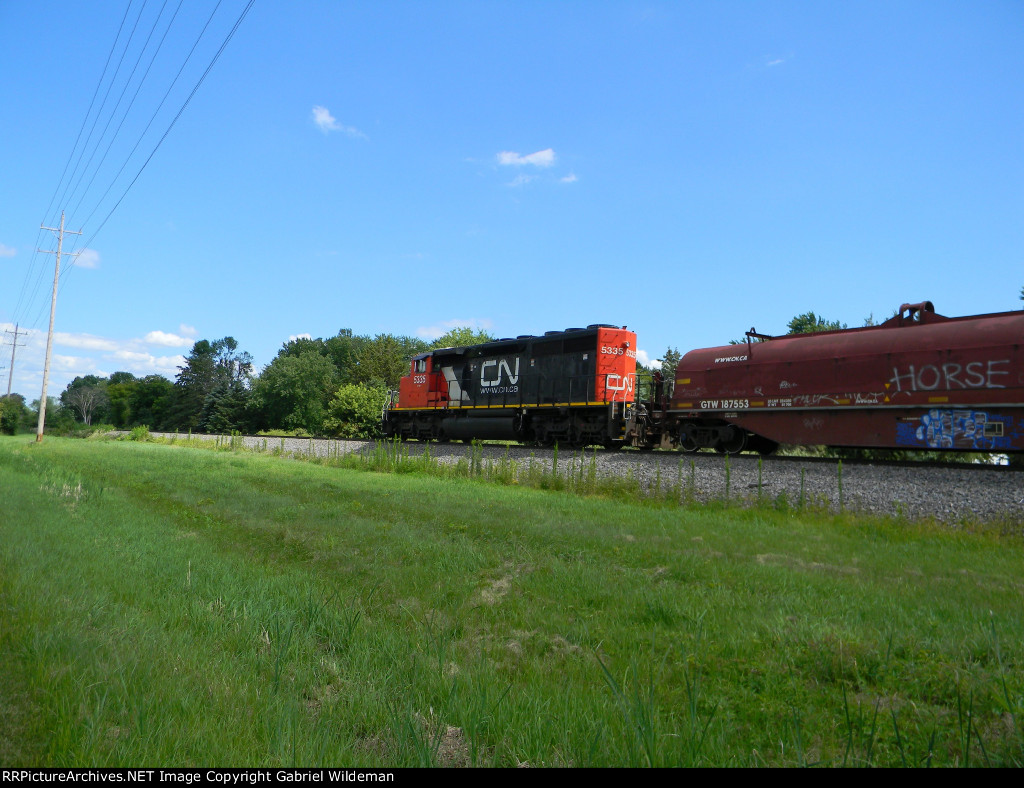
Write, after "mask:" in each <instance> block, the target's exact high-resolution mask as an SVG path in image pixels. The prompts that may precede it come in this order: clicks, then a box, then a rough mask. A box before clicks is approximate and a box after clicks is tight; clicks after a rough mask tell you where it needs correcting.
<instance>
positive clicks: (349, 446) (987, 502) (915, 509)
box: [158, 433, 1024, 528]
mask: <svg viewBox="0 0 1024 788" xmlns="http://www.w3.org/2000/svg"><path fill="white" fill-rule="evenodd" d="M158 435H159V436H160V437H162V438H166V439H172V438H173V439H177V440H181V439H182V438H183V437H185V436H183V435H181V434H178V435H175V434H174V433H158ZM191 437H192V438H194V439H200V440H204V441H213V442H215V443H219V444H220V445H221V446H223V447H228V448H230V446H231V442H232V441H234V442H235V445H236V446H237V447H238V448H245V449H249V450H253V451H257V452H265V453H268V454H272V453H276V454H280V455H282V456H297V457H305V456H313V457H318V458H322V459H332V458H334V459H340V458H341V457H344V456H346V455H349V454H359V455H364V456H366V455H372V454H373V452H375V451H376V450H377V444H376V443H374V442H373V441H342V440H333V439H323V438H263V437H250V436H235V437H234V438H232V437H230V436H217V435H193V436H191ZM394 451H397V452H401V453H402V455H403V456H407V457H409V458H415V457H422V456H423V454H424V452H426V453H427V455H428V456H429V458H430V459H431V460H432V461H433V462H436V463H444V464H448V465H457V464H458V463H460V462H465V463H466V464H467V465H469V466H472V463H473V462H478V463H481V464H486V465H487V466H488V467H494V468H499V467H501V465H502V463H506V469H507V468H508V464H509V463H514V465H515V472H516V473H530V472H534V473H539V472H544V473H549V474H550V473H552V472H555V473H557V474H558V475H559V476H560V477H561V478H563V479H566V480H573V481H574V480H577V479H581V478H585V477H586V476H587V475H588V474H594V475H595V476H596V477H597V478H600V479H607V480H618V481H620V482H631V483H635V484H636V485H637V487H638V488H639V489H641V490H643V491H645V492H653V493H655V494H658V495H666V496H668V495H672V494H677V495H678V496H679V497H680V498H681V499H686V498H689V499H692V500H694V501H699V502H705V503H706V502H712V501H726V500H728V501H732V502H737V503H749V502H760V503H761V504H775V505H778V506H790V507H798V508H799V507H801V506H808V505H812V506H815V507H818V508H824V509H829V510H832V511H839V510H849V511H856V512H864V513H870V514H879V515H891V516H896V517H908V518H912V519H920V518H929V517H930V518H934V519H936V520H939V521H941V522H945V523H948V524H950V525H958V524H971V523H978V522H993V521H995V522H999V523H1005V524H1007V525H1008V527H1011V528H1012V527H1013V526H1014V524H1015V523H1016V524H1017V525H1018V526H1019V524H1020V523H1021V522H1024V472H1022V471H1020V470H1017V469H1011V468H1007V467H1004V466H981V465H952V464H951V465H941V464H927V465H924V464H914V463H904V464H894V463H865V462H849V461H847V462H839V461H836V460H830V461H826V460H822V459H819V458H811V459H806V458H805V459H801V458H792V457H770V458H758V457H754V456H750V455H741V456H736V457H723V456H720V455H714V454H704V453H697V454H679V453H678V452H659V451H654V452H636V451H620V452H614V451H611V452H609V451H604V450H600V449H599V450H597V451H596V452H595V451H594V450H593V449H588V450H576V451H575V452H572V451H569V452H565V451H561V452H559V451H556V450H554V449H545V448H540V447H527V446H519V445H509V446H504V445H496V444H482V445H478V446H470V445H467V444H460V443H417V442H407V443H404V444H401V446H400V448H398V449H394ZM531 469H532V471H531Z"/></svg>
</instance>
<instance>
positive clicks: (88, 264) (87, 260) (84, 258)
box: [75, 249, 100, 268]
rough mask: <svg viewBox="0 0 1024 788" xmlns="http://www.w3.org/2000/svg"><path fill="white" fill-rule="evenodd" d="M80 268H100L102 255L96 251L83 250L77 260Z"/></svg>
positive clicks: (76, 263)
mask: <svg viewBox="0 0 1024 788" xmlns="http://www.w3.org/2000/svg"><path fill="white" fill-rule="evenodd" d="M75 265H76V266H77V267H78V268H99V265H100V253H99V252H97V251H96V250H95V249H83V250H82V251H81V252H80V253H79V254H78V257H76V258H75Z"/></svg>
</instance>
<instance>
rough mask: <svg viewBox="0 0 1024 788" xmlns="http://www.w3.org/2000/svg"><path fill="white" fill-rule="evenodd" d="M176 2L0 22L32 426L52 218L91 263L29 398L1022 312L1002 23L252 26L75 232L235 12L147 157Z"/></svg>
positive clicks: (452, 15) (199, 20)
mask: <svg viewBox="0 0 1024 788" xmlns="http://www.w3.org/2000/svg"><path fill="white" fill-rule="evenodd" d="M178 2H179V0H169V2H167V3H166V4H164V2H163V0H149V2H148V3H146V4H145V5H143V4H142V0H134V2H133V3H132V4H131V5H130V6H129V4H128V2H127V0H117V1H116V2H115V1H114V0H110V1H109V2H105V1H104V2H91V3H66V2H58V1H56V0H32V1H31V2H28V1H27V0H2V1H0V79H2V82H0V85H2V86H3V91H2V100H0V275H2V277H0V282H2V284H0V331H2V330H3V329H8V328H12V327H13V324H14V323H15V322H16V321H17V322H19V323H20V324H21V326H22V328H23V329H26V328H27V329H29V330H30V331H31V332H32V333H31V334H29V336H28V337H27V339H25V338H23V339H21V340H20V341H23V342H26V343H27V344H26V345H25V346H24V347H19V348H18V351H17V359H16V364H15V376H14V386H13V388H14V391H17V392H20V393H22V394H24V395H25V396H26V397H27V398H28V399H30V400H32V399H36V398H38V396H39V390H40V384H41V378H42V356H43V341H44V339H45V330H46V324H47V320H48V314H49V312H48V310H49V291H50V282H51V281H52V275H53V268H52V266H53V255H42V254H33V252H34V250H35V249H36V248H37V247H41V248H44V249H53V248H56V247H55V243H56V242H55V239H54V237H53V235H52V234H50V233H42V234H40V232H39V225H40V224H41V223H43V222H45V223H46V224H48V225H49V226H55V223H56V222H59V212H60V209H61V207H64V208H65V209H66V210H67V212H68V218H69V221H68V226H69V228H70V229H73V230H79V229H81V230H83V232H84V235H83V236H82V239H81V241H80V242H81V243H86V242H88V247H87V249H88V251H87V252H86V253H85V254H83V255H81V256H80V257H79V258H78V260H77V264H76V265H74V266H73V267H71V268H69V269H67V273H66V275H65V276H63V277H62V286H61V290H60V295H59V301H58V308H57V320H56V331H57V332H58V334H57V337H58V342H57V344H56V346H55V348H54V358H55V361H54V365H53V370H52V372H51V382H50V387H49V393H50V394H51V395H54V394H59V392H60V391H61V390H62V389H63V388H64V386H65V385H66V384H67V382H69V381H70V380H71V379H72V378H73V377H74V376H75V375H80V374H88V373H94V374H110V373H112V372H115V371H117V370H127V371H131V372H133V373H135V374H137V375H143V374H148V373H151V372H161V373H164V374H166V375H168V376H169V377H171V378H172V379H173V376H174V374H175V371H176V370H175V367H176V366H177V365H178V364H180V363H182V355H183V354H186V353H187V352H188V350H189V349H190V347H191V344H192V342H193V341H195V340H196V339H200V338H206V339H217V338H220V337H222V336H225V335H231V336H234V337H235V338H236V339H237V340H238V342H239V345H240V347H241V349H243V350H247V351H249V352H250V353H252V355H253V356H254V358H255V361H256V363H257V367H260V366H262V365H264V364H266V363H268V362H269V361H270V360H271V359H272V358H273V357H274V355H275V354H276V352H277V350H278V348H279V347H280V346H281V344H282V343H283V342H285V341H287V340H288V339H289V337H293V336H297V335H302V334H310V335H312V336H314V337H315V336H332V335H334V334H335V333H337V331H338V330H339V329H340V328H351V329H352V330H353V331H354V332H355V333H357V334H371V335H372V334H377V333H382V332H391V333H395V334H409V335H420V336H423V337H424V338H428V339H429V338H432V337H433V336H436V335H437V334H439V333H441V332H443V331H444V330H446V328H447V327H449V326H450V325H452V324H454V323H460V324H470V325H474V326H477V327H484V328H487V329H488V330H489V331H491V332H492V333H494V334H496V335H497V336H515V335H517V334H527V333H538V332H543V331H545V330H552V329H563V328H567V327H571V326H581V325H587V324H589V323H614V324H619V325H628V326H629V327H630V328H632V329H635V330H636V331H637V333H638V335H639V338H638V345H639V348H640V349H641V350H643V351H645V352H646V353H647V355H648V357H649V358H651V359H654V358H658V357H660V356H661V355H662V354H663V352H664V350H665V349H666V347H669V346H671V347H677V348H679V349H680V350H682V351H684V352H685V351H686V350H689V349H692V348H698V347H706V346H711V345H718V344H723V343H725V342H727V341H728V340H730V339H734V338H739V337H741V336H742V334H743V332H744V331H745V330H746V329H749V328H750V327H751V326H755V327H756V328H757V329H758V330H759V331H762V332H767V333H783V332H784V331H785V326H786V323H787V322H788V320H789V319H790V318H792V317H793V316H794V315H796V314H799V313H802V312H805V311H807V310H814V311H816V312H817V313H818V314H821V315H824V316H825V317H827V318H829V319H833V320H840V321H844V322H846V323H848V324H849V325H851V326H855V325H861V324H862V323H863V321H864V318H866V317H867V316H868V315H873V316H874V317H875V318H876V319H882V318H885V317H888V316H889V315H890V314H892V312H893V311H894V310H895V309H896V307H897V306H898V305H899V304H900V303H902V302H907V301H910V302H914V301H920V300H924V299H930V300H932V301H933V302H934V303H935V304H936V307H937V309H938V311H940V312H942V313H944V314H948V315H962V314H976V313H980V312H994V311H1003V310H1008V309H1017V308H1020V307H1021V306H1022V303H1021V301H1020V300H1019V294H1020V289H1021V287H1022V286H1024V223H1022V219H1024V46H1021V42H1022V41H1024V3H1021V2H1019V1H1018V0H1011V1H1009V2H977V3H962V2H934V1H930V2H879V3H872V2H857V3H826V2H760V3H755V2H706V0H705V2H681V1H680V2H552V1H548V2H523V1H520V2H514V3H503V2H444V1H443V0H438V2H429V3H427V2H424V3H417V2H386V1H382V2H369V1H368V0H367V1H366V2H330V1H327V0H324V1H321V2H305V1H300V2H290V3H284V2H271V1H270V0H256V2H255V4H254V5H253V7H252V10H251V11H250V12H249V14H248V15H247V17H246V18H245V19H244V21H243V22H242V24H241V26H240V27H239V29H238V31H237V33H236V35H235V36H234V38H233V39H232V40H231V41H230V43H229V44H228V46H227V48H226V49H225V50H224V53H223V55H222V57H221V58H220V59H219V61H218V62H217V63H216V64H215V65H214V67H213V68H212V70H211V71H210V73H209V75H208V76H207V78H206V80H205V81H204V82H203V84H202V86H201V87H200V88H199V90H198V91H197V92H196V94H195V96H194V98H193V99H192V100H191V103H190V104H189V105H188V107H187V108H186V109H185V110H184V112H183V113H182V114H181V116H180V118H179V120H178V121H177V123H176V125H175V126H174V127H173V129H172V130H171V131H170V133H169V134H168V135H167V137H166V139H165V140H164V142H163V143H162V145H161V146H160V148H159V149H158V150H157V151H156V153H155V155H153V157H152V159H151V160H150V162H149V164H148V165H147V166H146V168H145V169H144V171H143V172H142V174H141V175H140V176H139V178H138V180H137V181H136V182H135V184H134V186H133V187H132V188H131V189H130V190H129V191H128V192H127V194H126V195H125V196H124V199H123V201H122V202H121V203H120V205H119V207H118V208H117V209H116V210H115V211H114V212H113V214H111V215H110V218H109V220H108V221H107V222H106V223H105V224H103V225H102V227H100V224H101V222H102V221H103V218H104V217H105V216H106V215H107V213H108V212H109V211H110V209H111V208H112V207H113V205H114V203H115V202H116V200H117V199H118V198H119V197H120V196H121V195H122V194H123V193H124V190H125V188H126V187H127V185H128V182H129V181H130V180H131V178H133V177H134V176H135V174H136V173H137V172H138V170H139V168H140V167H141V166H142V163H143V161H144V160H145V158H146V157H147V156H149V155H150V153H152V151H153V149H154V146H155V145H156V143H157V141H158V140H159V138H160V136H161V135H162V134H163V133H164V132H165V131H166V130H167V127H168V125H169V124H170V122H171V120H172V118H173V117H174V114H175V113H176V112H177V111H178V110H179V109H180V107H181V105H182V103H183V102H184V101H185V99H186V97H187V96H188V93H189V92H190V91H191V90H192V88H193V86H194V85H195V83H196V81H197V80H198V79H199V77H200V75H201V74H202V73H203V70H204V69H205V68H206V66H207V65H208V63H209V62H210V59H211V58H212V56H213V54H214V52H215V51H216V49H217V48H218V47H219V46H220V44H221V43H222V42H223V41H224V39H225V36H226V35H227V33H228V31H229V30H230V29H231V26H232V25H233V24H234V22H235V20H236V19H237V18H238V16H239V14H240V13H241V11H242V9H243V8H244V6H245V4H246V3H245V0H222V2H221V4H220V7H219V8H218V9H217V11H216V14H214V16H213V21H212V22H211V23H210V26H209V28H208V30H207V33H206V35H205V36H204V37H203V38H202V39H200V44H199V45H198V46H197V48H196V51H195V54H194V55H193V56H192V58H191V59H190V60H189V61H188V63H187V64H186V66H185V68H184V70H183V72H182V76H181V77H180V79H179V81H178V83H176V84H175V85H174V87H173V88H171V90H170V93H169V96H168V99H167V102H166V104H165V105H164V107H163V109H162V110H160V111H159V112H157V113H156V115H155V116H156V120H155V121H154V122H153V125H152V126H151V128H150V131H149V132H148V133H147V134H145V135H143V130H144V129H145V127H146V124H147V123H148V122H149V120H150V118H151V117H153V116H154V112H155V110H156V108H157V106H158V104H159V102H160V99H161V98H162V97H163V96H164V94H165V93H166V92H167V91H168V87H169V86H170V85H171V84H172V80H173V79H174V76H175V73H176V72H177V71H178V70H179V68H181V66H182V63H183V62H185V58H186V55H187V53H188V52H189V49H190V48H191V47H192V44H193V42H194V41H195V39H196V37H197V36H198V34H199V31H200V30H201V29H202V27H203V24H204V23H205V21H206V19H207V17H208V16H209V15H210V13H211V11H212V10H213V9H214V7H215V5H216V3H215V0H183V2H182V3H181V6H180V10H179V11H178V15H177V16H176V17H174V23H173V24H172V25H171V26H170V27H169V28H167V21H168V20H169V19H170V17H171V14H172V13H173V12H174V9H175V8H176V7H178ZM161 10H162V15H161V16H160V17H159V19H158V16H157V14H158V12H160V11H161ZM122 18H124V19H125V20H126V22H125V25H126V27H125V30H127V29H128V28H130V27H131V25H132V24H133V23H134V20H135V19H136V18H138V26H137V29H136V33H135V36H134V37H133V38H132V40H131V43H130V44H129V45H128V46H127V49H126V50H125V41H127V34H126V33H122V35H121V38H120V39H118V45H117V47H115V48H114V49H113V50H112V45H113V44H114V41H115V35H116V34H117V33H118V29H119V25H120V24H121V20H122ZM165 29H166V30H167V31H168V32H167V35H166V38H165V40H164V41H163V44H162V46H161V48H160V50H159V52H158V53H157V54H156V56H155V58H153V52H154V51H155V47H156V44H157V42H158V41H159V40H160V38H161V37H162V36H163V35H164V30H165ZM150 30H153V31H155V32H154V33H153V35H152V38H151V39H150V42H149V46H148V47H147V48H145V49H143V47H142V44H143V42H144V40H145V38H146V36H147V35H149V32H150ZM122 50H125V56H124V60H123V64H122V68H121V71H120V72H119V73H118V76H117V77H116V79H113V80H112V79H111V75H112V74H113V72H114V66H115V65H116V63H117V61H118V60H119V59H120V57H121V52H122ZM112 51H113V57H112V59H111V66H110V68H109V69H108V70H107V72H106V78H105V80H106V81H104V82H102V83H101V82H100V77H101V74H103V73H104V63H105V62H106V60H107V58H108V55H109V54H110V53H111V52H112ZM151 58H153V59H152V66H151V67H150V70H149V73H148V74H147V76H146V80H145V82H141V86H140V77H141V75H142V74H143V73H144V72H145V70H146V68H147V67H148V64H149V63H150V60H151ZM136 61H138V62H139V64H140V65H139V66H138V68H137V69H136V71H135V75H134V77H133V78H132V80H131V81H127V77H128V74H129V73H130V72H131V66H132V65H133V64H134V63H135V62H136ZM98 85H99V88H98V87H97V86H98ZM108 85H110V86H111V89H110V93H109V98H108V100H107V104H106V105H105V107H104V110H103V112H102V113H100V112H98V111H97V107H98V106H99V104H100V101H101V99H102V97H103V96H104V95H105V94H106V91H107V86H108ZM126 85H127V87H126ZM122 91H123V93H124V97H125V98H124V101H123V102H122V103H121V104H120V105H117V106H118V110H117V112H116V113H115V112H114V111H113V108H114V106H115V102H116V100H117V97H118V96H119V95H120V94H121V93H122ZM136 91H137V95H136ZM94 93H96V94H97V96H98V98H97V99H96V102H97V103H96V104H94V105H93V112H92V114H90V115H88V116H87V114H86V113H87V110H88V109H89V107H90V99H91V98H92V96H93V95H94ZM133 95H136V99H135V103H134V104H132V107H131V110H130V111H128V112H126V110H125V108H126V107H127V102H128V100H129V99H130V98H131V97H132V96H133ZM96 117H99V121H98V122H97V123H96V125H95V130H94V132H93V137H92V139H91V140H90V146H89V147H88V148H86V147H85V146H84V145H82V143H81V142H80V143H79V146H78V147H77V148H76V147H75V143H76V138H77V137H78V134H79V130H80V129H84V131H83V139H84V138H85V136H86V132H88V130H89V128H90V125H89V124H91V123H92V122H93V118H96ZM110 117H113V121H112V122H111V123H110V125H109V126H106V123H107V119H108V118H110ZM122 117H123V118H124V120H123V124H122ZM83 119H86V121H85V125H83ZM119 125H120V132H119V133H118V135H117V136H116V137H114V138H113V142H112V143H110V140H111V138H112V136H113V132H114V129H116V128H117V127H118V126H119ZM104 128H106V129H107V132H106V134H101V130H102V129H104ZM140 138H141V139H142V142H141V143H140V145H139V148H138V149H137V151H136V153H135V155H134V156H133V157H129V155H128V154H129V151H130V150H131V148H132V146H133V145H135V143H136V141H138V140H139V139H140ZM108 143H109V153H108V154H107V156H106V158H105V159H104V158H103V155H104V151H105V150H106V149H107V147H108ZM94 147H95V148H96V150H97V152H96V154H95V155H94V156H92V159H91V164H90V165H89V166H88V167H86V166H85V165H86V163H87V162H88V161H89V160H90V154H91V151H92V149H93V148H94ZM83 149H84V150H85V154H84V155H83V156H82V157H81V159H80V160H79V170H78V171H79V172H81V173H84V176H82V177H81V178H80V179H78V178H79V176H78V175H77V174H76V175H75V179H76V180H75V181H70V180H69V179H68V178H67V176H64V177H62V172H64V171H65V170H64V168H65V164H66V163H67V162H69V161H71V162H72V165H74V163H75V162H74V157H73V156H72V151H73V150H74V151H76V153H75V156H77V155H78V151H81V150H83ZM69 157H70V158H69ZM101 160H102V164H100V162H101ZM125 161H128V165H127V166H126V167H125V170H124V172H123V174H122V175H121V177H120V178H119V179H117V178H115V177H114V176H115V174H116V173H117V171H118V168H120V167H121V165H122V164H123V163H124V162H125ZM69 170H70V171H71V172H75V170H74V169H73V168H69ZM94 172H95V173H96V177H95V178H94V179H93V177H92V176H93V173H94ZM110 183H113V184H114V186H113V187H112V188H111V191H110V192H109V194H108V196H107V197H106V198H103V196H102V195H103V193H104V191H105V190H106V189H107V186H108V185H109V184H110ZM59 184H65V185H68V186H69V187H73V188H68V189H67V192H68V194H67V196H66V197H65V200H64V202H63V203H62V202H61V200H60V199H59V197H58V199H56V200H53V202H52V203H51V199H52V197H53V195H54V194H55V192H57V193H58V195H60V194H63V191H62V189H63V187H61V188H58V186H59ZM48 205H49V206H50V207H49V208H48V207H47V206H48ZM97 230H99V232H98V233H97ZM90 239H91V240H90ZM68 242H69V243H71V244H74V243H75V242H76V239H75V238H74V237H69V239H68ZM64 262H65V264H67V263H68V262H69V261H68V260H67V259H66V258H65V261H64ZM0 336H3V337H5V338H6V339H7V340H8V343H7V344H4V345H3V347H2V348H0V365H2V366H4V369H2V370H0V382H2V384H4V386H0V388H4V390H5V385H6V382H7V374H8V369H7V367H8V365H9V364H10V344H9V340H10V336H9V335H0ZM0 393H2V391H0Z"/></svg>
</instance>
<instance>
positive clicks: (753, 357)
mask: <svg viewBox="0 0 1024 788" xmlns="http://www.w3.org/2000/svg"><path fill="white" fill-rule="evenodd" d="M1022 339H1024V312H1002V313H993V314H985V315H972V316H968V317H955V318H951V317H945V316H943V315H940V314H937V313H936V312H935V307H934V305H933V304H932V303H931V302H930V301H925V302H922V303H918V304H903V305H901V306H900V309H899V311H898V312H897V313H896V314H895V315H894V316H893V317H892V318H890V319H889V320H887V321H885V322H884V323H882V324H880V325H877V326H866V327H863V328H853V329H842V330H837V331H825V332H820V333H812V334H788V335H785V336H780V337H768V336H764V335H761V334H758V333H757V332H756V331H755V330H754V329H751V330H750V331H748V332H747V333H746V342H745V343H741V344H737V345H726V346H724V347H714V348H707V349H703V350H694V351H691V352H690V353H687V354H686V355H685V356H683V358H682V359H680V361H679V365H678V367H677V368H676V379H675V386H674V390H673V392H672V395H671V398H670V399H668V400H666V399H665V398H664V397H663V398H662V400H661V402H659V403H647V404H644V405H642V406H640V407H638V408H637V410H636V413H635V418H634V424H632V425H630V432H629V435H630V440H631V442H633V443H634V445H640V446H645V445H651V443H652V442H654V441H657V442H658V443H659V445H662V446H665V447H672V448H679V449H682V450H683V451H696V450H698V449H705V448H710V449H715V450H717V451H719V452H723V453H727V454H735V453H738V452H741V451H744V450H748V449H749V450H754V451H758V452H761V453H763V454H770V453H771V452H772V451H774V450H775V448H777V446H778V445H779V444H780V443H788V444H796V445H826V446H833V447H851V448H884V449H925V450H936V449H938V450H960V451H996V452H1018V451H1024V352H1022V350H1021V341H1022Z"/></svg>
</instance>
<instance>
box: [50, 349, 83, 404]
mask: <svg viewBox="0 0 1024 788" xmlns="http://www.w3.org/2000/svg"><path fill="white" fill-rule="evenodd" d="M92 363H93V362H92V359H91V358H81V357H79V356H62V355H60V354H59V353H54V354H53V366H54V367H55V368H57V369H59V370H63V371H64V372H74V371H76V370H80V369H85V368H88V367H91V366H92ZM84 374H89V373H84ZM51 393H52V392H50V391H47V396H49V395H50V394H51ZM37 399H38V397H37Z"/></svg>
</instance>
